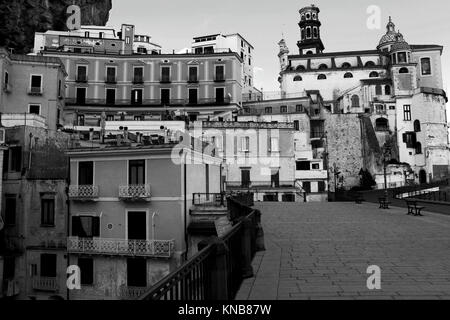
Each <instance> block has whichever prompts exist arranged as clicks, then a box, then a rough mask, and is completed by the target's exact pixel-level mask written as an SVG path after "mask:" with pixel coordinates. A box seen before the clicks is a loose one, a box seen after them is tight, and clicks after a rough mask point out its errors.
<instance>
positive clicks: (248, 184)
mask: <svg viewBox="0 0 450 320" xmlns="http://www.w3.org/2000/svg"><path fill="white" fill-rule="evenodd" d="M226 186H227V189H228V190H236V189H255V190H258V189H286V188H288V189H292V188H295V182H294V181H244V182H241V181H229V182H227V183H226Z"/></svg>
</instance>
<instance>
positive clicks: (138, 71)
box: [133, 67, 144, 84]
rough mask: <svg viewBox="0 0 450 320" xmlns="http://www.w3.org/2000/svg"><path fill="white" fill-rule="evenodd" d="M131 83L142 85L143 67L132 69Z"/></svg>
mask: <svg viewBox="0 0 450 320" xmlns="http://www.w3.org/2000/svg"><path fill="white" fill-rule="evenodd" d="M133 83H136V84H142V83H144V68H143V67H134V69H133Z"/></svg>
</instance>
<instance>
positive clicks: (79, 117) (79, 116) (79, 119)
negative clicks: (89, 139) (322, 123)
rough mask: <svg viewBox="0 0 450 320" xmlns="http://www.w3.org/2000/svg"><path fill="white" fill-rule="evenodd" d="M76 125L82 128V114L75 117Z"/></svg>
mask: <svg viewBox="0 0 450 320" xmlns="http://www.w3.org/2000/svg"><path fill="white" fill-rule="evenodd" d="M77 124H78V125H79V126H84V114H79V115H78V116H77Z"/></svg>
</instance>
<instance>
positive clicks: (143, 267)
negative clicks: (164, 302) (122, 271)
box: [127, 258, 147, 287]
mask: <svg viewBox="0 0 450 320" xmlns="http://www.w3.org/2000/svg"><path fill="white" fill-rule="evenodd" d="M127 285H128V286H129V287H147V260H146V259H144V258H128V259H127Z"/></svg>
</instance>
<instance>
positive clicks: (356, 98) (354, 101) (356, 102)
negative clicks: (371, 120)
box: [352, 94, 359, 108]
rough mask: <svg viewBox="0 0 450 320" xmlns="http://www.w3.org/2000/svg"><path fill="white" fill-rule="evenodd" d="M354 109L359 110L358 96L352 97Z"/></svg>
mask: <svg viewBox="0 0 450 320" xmlns="http://www.w3.org/2000/svg"><path fill="white" fill-rule="evenodd" d="M352 108H359V96H357V95H356V94H354V95H353V96H352Z"/></svg>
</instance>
